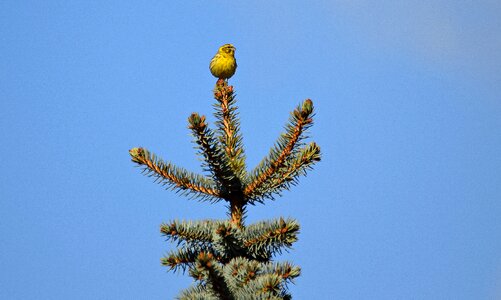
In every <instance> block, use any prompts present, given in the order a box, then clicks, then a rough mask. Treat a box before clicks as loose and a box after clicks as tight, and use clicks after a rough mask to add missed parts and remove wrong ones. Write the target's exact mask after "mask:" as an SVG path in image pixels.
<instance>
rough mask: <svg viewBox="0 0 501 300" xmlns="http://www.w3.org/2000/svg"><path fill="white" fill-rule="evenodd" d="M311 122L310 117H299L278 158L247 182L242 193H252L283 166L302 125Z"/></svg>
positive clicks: (302, 129) (301, 129) (298, 136)
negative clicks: (255, 177) (254, 178)
mask: <svg viewBox="0 0 501 300" xmlns="http://www.w3.org/2000/svg"><path fill="white" fill-rule="evenodd" d="M311 122H312V119H311V118H306V119H304V118H300V119H299V120H298V122H297V124H296V126H295V128H294V133H293V134H292V136H291V138H290V140H289V142H288V143H287V145H286V146H285V148H284V149H283V150H282V152H281V153H280V155H279V156H278V158H277V159H276V160H275V161H273V162H272V163H271V165H270V167H269V168H268V169H266V171H264V172H263V173H261V175H260V176H259V177H258V178H257V179H256V180H254V181H253V182H251V183H250V184H248V185H247V186H246V187H245V189H244V195H246V196H247V195H250V194H252V193H253V192H254V190H255V189H256V188H258V187H260V186H261V185H262V184H263V183H264V182H265V181H267V180H268V179H269V178H270V177H272V175H273V174H274V173H275V172H276V171H277V170H279V169H280V168H282V167H283V166H284V163H285V161H286V159H287V157H289V156H290V154H291V153H292V149H293V148H294V146H295V145H296V143H297V141H298V140H299V138H300V137H301V134H302V133H303V131H304V126H306V125H308V124H310V123H311Z"/></svg>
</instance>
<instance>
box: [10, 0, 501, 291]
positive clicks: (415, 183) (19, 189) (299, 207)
mask: <svg viewBox="0 0 501 300" xmlns="http://www.w3.org/2000/svg"><path fill="white" fill-rule="evenodd" d="M185 2H188V3H185ZM207 2H208V1H183V2H182V3H183V4H173V3H174V2H173V1H49V0H47V1H22V0H21V1H1V2H0V145H1V148H2V155H1V156H0V162H1V166H2V168H3V172H1V175H0V176H1V178H0V179H1V180H0V236H1V245H0V252H1V253H2V255H0V298H1V299H172V298H173V297H174V296H175V295H177V294H178V292H179V291H180V290H181V289H183V288H185V287H187V286H188V285H189V284H190V282H191V278H189V277H188V276H186V275H184V276H183V275H181V274H180V275H178V274H175V273H170V272H167V269H166V268H164V267H161V266H160V262H159V258H160V257H161V256H162V255H163V254H165V253H166V252H167V251H168V250H169V249H171V245H170V244H169V243H168V242H165V241H164V240H163V238H162V237H161V235H160V233H159V225H160V224H161V223H162V222H164V221H169V220H172V219H175V218H179V219H190V220H191V219H193V220H196V219H203V218H225V217H226V211H225V207H224V205H223V204H217V205H210V204H208V203H198V202H196V201H189V200H187V199H185V198H182V197H180V196H178V195H176V194H174V193H172V192H169V191H165V190H163V189H162V187H161V186H159V185H156V184H154V183H152V180H151V179H150V178H147V177H144V176H142V175H141V174H140V172H139V169H137V168H135V167H134V166H133V164H132V163H131V162H130V159H129V154H128V150H129V149H130V148H132V147H136V146H144V147H147V148H148V149H150V150H151V151H154V152H155V153H157V154H158V155H160V156H162V157H163V158H164V159H166V160H170V161H172V162H174V163H176V164H178V165H181V166H184V167H186V168H188V169H190V170H192V171H200V170H201V168H200V166H199V162H198V161H197V159H196V157H195V154H194V153H195V151H194V150H193V144H192V143H191V138H190V136H189V130H188V129H187V117H188V116H189V115H190V113H192V112H194V111H196V112H199V113H201V114H205V115H207V116H208V119H209V121H211V122H213V121H214V118H213V116H212V107H211V105H212V103H213V101H214V100H213V99H212V95H211V90H212V88H213V86H214V83H215V78H213V77H212V76H211V74H210V73H209V70H208V64H209V61H210V59H211V57H212V56H213V55H214V53H215V52H216V50H217V48H218V47H219V46H220V45H222V44H225V43H233V44H234V45H235V46H236V48H237V52H236V57H237V61H238V65H239V67H238V70H237V73H236V75H235V76H234V77H233V78H231V79H230V83H231V84H232V85H234V87H235V89H236V91H237V97H238V105H239V107H240V115H241V123H242V131H243V135H244V143H245V146H246V151H247V156H248V165H249V166H250V167H253V166H255V165H256V164H257V163H258V162H259V161H260V159H261V158H262V157H263V156H264V155H266V154H267V153H268V149H269V148H270V147H271V146H272V145H273V143H274V141H275V140H276V138H277V137H278V135H279V134H280V132H281V131H282V129H283V125H284V124H285V123H286V120H287V118H288V114H289V112H290V111H291V110H292V109H293V108H294V107H295V106H296V105H297V104H298V103H299V102H300V101H301V100H303V99H305V98H311V99H313V101H314V103H315V106H316V109H317V115H316V124H315V125H314V126H313V128H312V130H311V137H312V140H314V141H316V142H317V143H318V144H319V145H320V146H321V148H322V152H323V161H322V162H321V163H319V164H318V165H317V166H316V168H315V170H313V171H312V172H310V173H309V175H308V176H307V177H305V178H302V180H301V181H300V184H299V185H298V186H297V187H294V188H293V189H292V190H291V191H290V192H286V193H285V194H284V195H283V197H282V198H279V199H277V200H276V201H275V202H269V203H267V204H266V205H259V206H255V207H251V208H250V209H249V215H248V218H247V221H248V222H254V221H257V220H262V219H270V218H275V217H279V216H285V217H288V216H290V217H294V218H296V219H298V220H299V222H300V223H301V225H302V228H301V234H300V236H299V238H300V240H299V241H298V242H297V243H296V244H295V247H294V249H293V250H292V251H291V252H290V253H288V254H286V255H283V256H281V257H278V258H277V259H279V260H280V259H287V260H291V261H293V262H294V263H296V264H298V265H300V266H301V267H302V270H303V272H302V275H301V277H299V278H298V280H297V281H296V284H295V285H293V286H291V291H292V293H293V296H295V299H501V155H500V153H501V34H500V28H501V4H500V2H499V1H474V2H473V1H471V2H466V1H391V2H390V1H365V0H360V1H358V0H354V1H309V2H307V5H305V4H303V3H306V2H305V1H245V2H243V1H241V2H240V1H210V4H207Z"/></svg>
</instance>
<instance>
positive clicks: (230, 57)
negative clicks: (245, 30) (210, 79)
mask: <svg viewBox="0 0 501 300" xmlns="http://www.w3.org/2000/svg"><path fill="white" fill-rule="evenodd" d="M209 69H210V72H211V73H212V75H214V77H217V78H219V79H228V78H230V77H231V76H233V74H235V71H236V70H237V61H236V59H235V47H234V46H233V45H232V44H225V45H222V46H221V47H219V50H217V53H216V55H214V57H213V58H212V60H211V61H210V65H209Z"/></svg>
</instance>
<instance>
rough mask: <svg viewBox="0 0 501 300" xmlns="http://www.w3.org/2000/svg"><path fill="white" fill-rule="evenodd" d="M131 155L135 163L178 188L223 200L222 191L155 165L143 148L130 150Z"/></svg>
mask: <svg viewBox="0 0 501 300" xmlns="http://www.w3.org/2000/svg"><path fill="white" fill-rule="evenodd" d="M129 153H130V154H131V156H132V160H133V161H134V162H135V163H137V164H140V165H144V166H146V167H147V168H148V169H149V170H151V171H153V172H155V173H156V174H157V175H158V176H160V177H162V178H164V179H167V180H169V181H170V182H171V183H172V184H174V185H175V186H176V187H178V188H181V189H190V190H192V191H194V192H198V193H203V194H206V195H209V196H213V197H217V198H221V193H220V191H218V190H215V189H211V188H207V187H204V186H202V185H198V184H195V183H193V182H190V180H189V179H188V178H179V177H177V176H175V175H174V174H172V173H171V172H169V171H168V170H167V168H161V167H160V166H159V165H157V164H156V163H155V161H153V160H151V158H150V156H149V155H146V150H145V149H143V148H134V149H132V150H130V151H129Z"/></svg>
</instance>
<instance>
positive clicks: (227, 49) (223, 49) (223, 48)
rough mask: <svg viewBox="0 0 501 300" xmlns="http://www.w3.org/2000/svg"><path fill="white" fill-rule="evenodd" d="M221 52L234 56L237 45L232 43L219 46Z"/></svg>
mask: <svg viewBox="0 0 501 300" xmlns="http://www.w3.org/2000/svg"><path fill="white" fill-rule="evenodd" d="M219 52H220V53H225V54H229V55H232V56H233V55H234V54H235V47H234V46H233V45H232V44H225V45H222V46H221V47H220V48H219Z"/></svg>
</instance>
